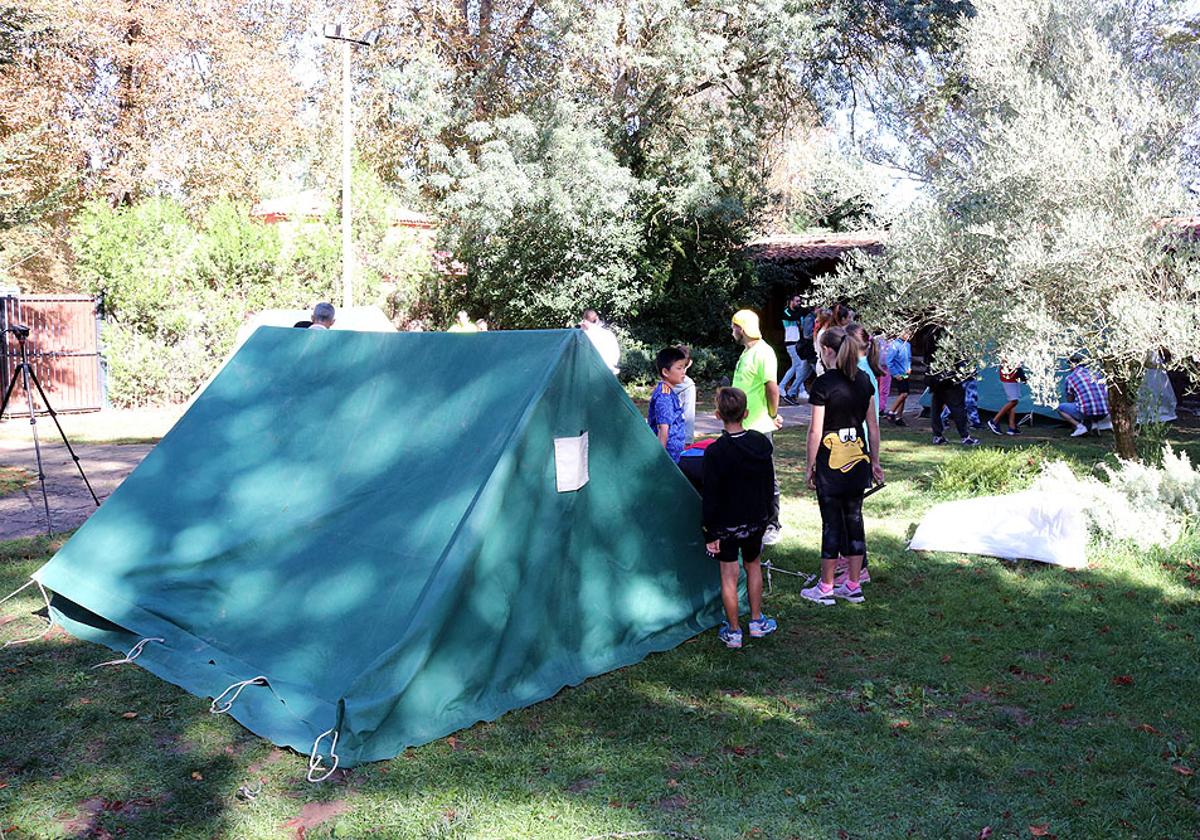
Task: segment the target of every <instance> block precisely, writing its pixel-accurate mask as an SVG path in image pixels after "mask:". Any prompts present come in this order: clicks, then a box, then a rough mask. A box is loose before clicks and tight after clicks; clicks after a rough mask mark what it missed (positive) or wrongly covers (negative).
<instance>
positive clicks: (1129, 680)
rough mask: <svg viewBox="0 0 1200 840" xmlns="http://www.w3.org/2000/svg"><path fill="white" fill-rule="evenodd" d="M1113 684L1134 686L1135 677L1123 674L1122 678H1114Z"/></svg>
mask: <svg viewBox="0 0 1200 840" xmlns="http://www.w3.org/2000/svg"><path fill="white" fill-rule="evenodd" d="M1112 684H1113V685H1133V677H1131V676H1129V674H1121V675H1120V676H1117V677H1113V678H1112Z"/></svg>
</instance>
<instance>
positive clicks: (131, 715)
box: [121, 712, 137, 720]
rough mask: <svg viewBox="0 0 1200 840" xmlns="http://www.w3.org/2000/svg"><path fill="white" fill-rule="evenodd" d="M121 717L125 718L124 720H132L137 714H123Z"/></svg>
mask: <svg viewBox="0 0 1200 840" xmlns="http://www.w3.org/2000/svg"><path fill="white" fill-rule="evenodd" d="M121 717H123V718H125V720H133V719H134V718H136V717H137V712H125V714H123V715H121Z"/></svg>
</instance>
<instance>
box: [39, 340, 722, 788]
mask: <svg viewBox="0 0 1200 840" xmlns="http://www.w3.org/2000/svg"><path fill="white" fill-rule="evenodd" d="M584 433H586V435H587V437H586V441H587V445H586V446H585V447H583V448H582V453H583V454H582V457H586V459H587V463H586V483H585V484H583V486H582V487H581V488H580V489H579V490H576V491H573V492H558V491H557V490H556V474H555V473H556V463H555V440H556V439H562V438H580V437H581V436H582V435H583V434H584ZM581 480H582V479H581ZM699 522H700V499H699V497H698V495H697V494H696V493H695V492H694V491H693V490H692V488H691V487H690V486H689V485H688V482H687V481H686V480H685V479H684V477H683V476H682V475H681V474H680V472H679V471H678V469H677V468H676V467H675V466H674V465H673V464H672V463H671V460H670V458H669V457H668V456H667V455H666V453H665V451H664V450H663V448H662V446H661V445H659V443H658V440H657V439H656V438H655V436H654V435H653V434H650V433H649V432H648V429H647V427H646V424H645V421H644V420H643V419H642V417H641V415H640V413H639V411H638V409H637V408H636V406H634V404H633V403H632V402H631V401H630V400H629V398H628V397H627V396H626V395H625V393H624V391H623V390H622V389H621V387H620V386H619V385H618V383H617V381H616V380H615V379H614V378H613V376H612V374H611V373H609V371H608V370H607V368H605V366H604V364H603V362H602V361H601V360H600V357H599V355H598V354H597V353H596V351H595V349H594V348H593V347H592V345H591V343H590V342H589V341H588V340H587V339H586V338H585V337H584V336H583V334H582V333H581V332H579V331H577V330H555V331H531V332H488V333H479V334H475V335H449V334H444V333H395V334H391V335H384V334H371V333H354V332H336V331H321V330H296V329H276V328H261V329H259V330H257V331H256V332H255V333H254V335H253V336H252V337H251V338H250V339H249V340H248V341H247V342H246V344H245V345H244V346H243V347H242V349H241V350H240V351H239V352H238V353H237V354H236V356H234V358H233V359H232V360H230V362H229V363H228V364H227V365H226V367H225V368H224V370H222V371H221V373H220V374H219V375H218V376H217V377H216V379H214V380H213V382H212V383H211V384H210V386H209V387H208V388H207V389H206V390H205V391H204V393H203V394H202V395H201V396H200V398H199V399H198V400H196V402H195V403H194V404H193V405H192V407H191V409H190V410H188V412H187V413H186V414H185V415H184V416H183V417H182V418H181V419H180V420H179V422H178V423H177V424H176V426H175V427H174V428H173V429H172V430H171V431H170V433H168V434H167V436H166V437H164V438H163V440H162V441H161V442H160V443H159V445H158V446H156V447H155V448H154V450H153V451H152V452H151V453H150V454H149V455H148V456H147V457H146V458H145V460H144V461H142V463H141V465H140V466H139V467H138V468H137V469H136V470H135V471H134V472H133V473H132V474H131V475H130V476H129V478H128V479H126V481H125V482H124V483H123V484H122V485H121V486H120V487H119V488H118V489H117V491H116V492H115V493H113V495H112V496H111V497H110V498H109V499H107V500H106V501H105V503H104V505H103V506H102V507H101V508H100V509H99V510H98V511H97V512H96V513H95V514H94V515H93V516H92V517H91V519H89V520H88V521H87V523H86V524H85V525H84V526H83V527H82V528H80V530H79V531H78V532H77V533H76V534H75V536H74V537H73V538H72V539H71V540H70V541H69V542H67V544H66V545H65V546H63V548H62V549H61V550H60V551H59V552H58V553H57V554H56V555H55V556H54V557H53V558H52V559H51V560H50V561H49V562H48V563H47V564H46V565H45V566H44V567H42V568H41V569H40V570H39V571H38V572H37V573H36V574H35V577H36V578H37V579H38V580H39V581H41V582H42V584H44V585H45V586H46V587H47V588H49V589H51V590H53V592H54V593H55V595H54V598H53V601H52V604H53V615H54V617H55V619H56V620H58V621H59V622H61V623H62V625H63V626H64V627H65V628H66V629H67V630H68V631H69V632H71V633H73V634H74V635H76V636H79V637H81V638H85V639H90V640H94V641H97V642H100V643H102V644H105V645H108V646H109V647H112V648H114V649H116V650H121V651H124V650H127V649H128V648H129V647H130V646H132V644H133V643H134V642H136V641H137V640H138V639H141V638H146V637H156V638H160V639H162V640H163V641H161V642H151V643H148V644H147V645H146V646H145V647H144V649H143V652H142V654H141V656H140V657H139V658H138V660H137V664H138V665H141V666H143V667H145V668H147V669H148V670H150V671H152V672H153V673H155V674H157V675H159V676H160V677H162V678H164V679H166V680H169V681H171V682H173V683H176V684H178V685H180V686H182V687H183V688H185V689H186V690H188V691H190V692H192V693H193V694H196V695H198V696H201V697H215V696H217V695H219V694H221V693H222V692H223V691H225V689H226V688H228V687H230V686H231V685H233V684H234V683H237V682H241V681H244V680H251V679H253V678H255V677H259V676H262V677H265V678H266V680H265V681H266V685H248V686H247V687H246V688H244V689H243V690H242V692H241V694H240V695H239V696H238V697H237V699H236V700H235V701H234V702H233V705H232V709H231V711H230V714H231V715H232V716H233V717H235V718H236V719H237V720H239V721H240V722H241V723H242V724H244V725H245V726H246V727H247V728H249V729H250V730H252V731H254V732H256V733H258V734H260V735H262V736H264V737H266V738H269V739H270V740H271V741H273V742H275V743H276V744H280V745H286V746H290V747H293V748H294V749H296V750H298V751H301V752H304V753H308V752H309V751H310V750H312V749H313V744H314V741H315V740H316V739H317V738H318V736H320V735H321V734H322V733H325V732H327V731H330V730H332V731H333V732H334V733H336V734H337V735H338V738H339V740H338V744H337V753H338V755H339V756H340V761H341V766H352V765H354V764H357V763H360V762H364V761H371V760H377V759H384V758H389V757H392V756H395V755H397V754H398V753H399V752H400V751H401V750H403V749H404V748H405V747H406V746H410V745H416V744H421V743H424V742H427V741H429V740H432V739H434V738H438V737H441V736H443V735H445V734H447V733H449V732H453V731H455V730H457V729H460V728H462V727H465V726H469V725H471V724H473V723H475V722H476V721H479V720H491V719H493V718H495V717H497V716H499V715H500V714H502V713H503V712H505V711H508V710H510V709H514V708H518V707H521V706H526V705H529V704H531V703H534V702H537V701H540V700H543V699H545V698H547V697H550V696H552V695H553V694H555V693H556V692H558V691H559V690H560V689H561V688H563V687H564V686H568V685H575V684H578V683H579V682H581V681H582V680H584V679H586V678H587V677H589V676H593V675H596V674H600V673H603V672H605V671H609V670H611V669H614V668H617V667H621V666H624V665H627V664H631V663H633V662H637V661H639V660H641V659H642V658H644V657H645V656H647V655H648V654H649V653H651V652H653V651H662V650H667V649H669V648H672V647H674V646H676V645H678V644H680V643H681V642H683V641H684V640H686V639H688V638H690V637H691V636H693V635H695V634H696V633H699V632H701V631H703V630H705V629H707V628H709V627H712V626H714V625H715V624H716V623H717V622H718V621H719V620H720V617H721V605H720V586H719V573H718V570H717V568H716V564H715V563H712V562H711V561H710V560H709V559H708V558H707V556H706V554H705V551H704V545H703V541H702V536H701V532H700V528H699ZM329 740H330V739H326V740H325V742H324V744H325V745H326V746H327V745H328V743H329Z"/></svg>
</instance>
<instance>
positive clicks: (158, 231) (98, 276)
mask: <svg viewBox="0 0 1200 840" xmlns="http://www.w3.org/2000/svg"><path fill="white" fill-rule="evenodd" d="M71 244H72V247H73V248H74V251H75V254H76V262H77V267H78V273H79V278H80V280H81V281H82V285H83V287H84V288H85V289H86V290H87V291H89V292H91V293H93V294H102V295H104V309H105V316H106V320H107V323H106V324H105V328H104V331H103V354H104V359H105V364H106V365H107V370H108V377H107V385H108V398H109V400H110V401H111V402H112V403H113V404H114V405H116V406H137V405H153V404H160V403H168V402H178V401H180V400H183V399H186V398H187V397H188V396H190V395H191V394H192V393H193V392H194V391H195V389H196V388H197V387H199V386H200V385H201V384H203V383H204V381H205V380H206V379H207V378H208V377H209V376H210V375H211V374H212V372H213V371H214V370H215V369H216V367H217V366H218V365H219V364H220V362H221V360H222V359H223V358H225V356H226V355H227V354H228V353H229V351H230V350H231V349H232V347H233V342H234V339H235V337H236V335H237V330H238V327H239V325H240V324H241V323H242V321H243V320H244V317H245V316H246V314H247V313H250V312H256V311H259V310H262V309H271V308H301V307H303V308H307V307H308V306H310V305H311V304H312V303H313V302H314V301H316V300H322V299H324V300H330V299H332V297H333V292H334V283H335V281H336V279H337V278H338V277H339V276H340V273H341V247H340V243H339V240H338V237H337V234H336V231H335V229H334V226H333V225H332V224H331V223H330V221H323V222H314V223H311V224H309V225H306V226H304V227H303V228H302V229H301V230H300V232H299V234H298V235H297V237H296V238H295V240H294V241H293V242H292V243H290V244H289V246H288V247H286V248H285V247H284V246H283V243H282V242H281V241H280V237H279V234H278V231H277V230H276V229H275V228H272V227H269V226H265V225H263V224H261V223H259V222H256V221H254V220H253V219H251V218H250V217H249V213H248V208H247V207H245V206H243V205H238V204H236V203H234V202H230V201H224V200H222V201H218V202H217V203H215V204H213V205H212V206H211V207H210V208H209V210H208V212H206V213H205V214H204V217H203V219H202V220H201V223H200V224H199V226H196V225H194V224H192V222H191V221H190V220H189V219H188V217H187V215H186V214H185V213H184V211H183V209H182V208H181V207H180V206H179V204H177V203H176V202H174V201H172V200H171V199H165V198H155V199H149V200H147V201H144V202H141V203H139V204H135V205H132V206H130V207H121V208H117V209H113V208H110V207H108V205H106V204H104V203H102V202H95V203H92V204H90V205H88V206H87V207H86V208H85V209H84V210H83V212H81V214H80V216H79V218H78V220H77V225H76V229H75V235H74V237H73V238H72V241H71ZM378 289H379V276H378V274H377V273H376V272H375V270H374V269H372V268H371V267H370V266H365V267H364V268H363V270H362V271H361V272H360V276H359V283H358V287H357V291H356V298H357V299H358V300H364V299H371V298H373V297H375V296H376V295H377V294H378Z"/></svg>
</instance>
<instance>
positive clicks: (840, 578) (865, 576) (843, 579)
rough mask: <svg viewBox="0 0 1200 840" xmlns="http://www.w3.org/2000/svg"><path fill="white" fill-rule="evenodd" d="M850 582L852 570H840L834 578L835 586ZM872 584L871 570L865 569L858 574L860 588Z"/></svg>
mask: <svg viewBox="0 0 1200 840" xmlns="http://www.w3.org/2000/svg"><path fill="white" fill-rule="evenodd" d="M849 582H850V569H849V568H845V569H839V570H838V572H837V574H836V575H834V578H833V585H834V586H841V585H842V584H844V583H849ZM870 582H871V571H870V570H869V569H863V570H862V571H861V572H859V573H858V583H859V585H860V586H861V585H862V584H864V583H870Z"/></svg>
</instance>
